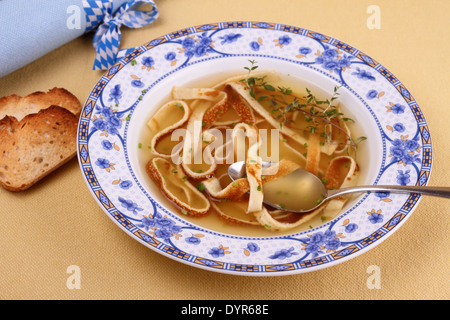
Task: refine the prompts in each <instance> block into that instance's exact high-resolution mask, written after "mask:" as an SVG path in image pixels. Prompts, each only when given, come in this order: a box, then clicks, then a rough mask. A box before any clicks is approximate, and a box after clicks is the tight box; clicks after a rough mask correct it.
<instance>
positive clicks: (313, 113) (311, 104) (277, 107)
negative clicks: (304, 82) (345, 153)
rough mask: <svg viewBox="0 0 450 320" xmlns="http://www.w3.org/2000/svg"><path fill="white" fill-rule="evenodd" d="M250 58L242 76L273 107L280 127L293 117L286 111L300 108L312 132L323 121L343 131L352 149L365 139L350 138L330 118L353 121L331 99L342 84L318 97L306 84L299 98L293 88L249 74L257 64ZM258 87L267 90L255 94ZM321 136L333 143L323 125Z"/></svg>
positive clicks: (329, 132)
mask: <svg viewBox="0 0 450 320" xmlns="http://www.w3.org/2000/svg"><path fill="white" fill-rule="evenodd" d="M249 62H250V66H249V67H244V69H245V70H247V71H248V73H247V77H246V79H243V81H245V82H246V84H247V86H248V88H249V94H250V96H251V97H252V98H254V99H256V100H258V101H262V100H268V99H270V103H271V106H272V108H273V109H272V114H273V115H274V116H275V119H276V120H277V121H279V122H280V128H282V127H283V125H286V124H288V123H289V121H292V120H289V119H288V116H287V115H288V113H289V112H294V111H300V112H302V113H303V114H304V116H305V120H306V121H307V122H308V123H309V125H308V126H307V127H306V128H307V129H308V130H310V132H311V133H317V132H318V129H319V126H320V125H324V127H326V125H330V126H332V127H334V128H336V129H338V130H339V131H340V132H342V133H343V134H344V135H345V136H346V138H347V141H348V142H349V144H350V145H351V146H352V148H354V149H356V147H357V144H358V143H359V142H361V141H364V140H366V139H367V138H366V137H364V136H361V137H359V138H357V139H356V140H353V139H352V137H351V136H349V134H348V133H347V132H346V130H345V129H344V128H342V127H341V126H340V125H339V121H336V120H334V121H333V119H334V118H336V117H340V120H342V121H344V122H347V121H352V122H354V120H353V119H351V118H348V117H345V116H344V114H343V113H342V112H340V111H339V109H338V107H337V105H336V104H335V103H334V102H335V101H336V100H338V99H339V95H340V93H339V89H340V88H341V86H335V87H334V89H333V94H332V96H331V98H330V99H325V100H320V99H318V98H317V97H316V96H315V95H314V94H313V93H312V92H311V90H309V89H308V88H306V96H304V97H303V98H299V97H297V96H295V95H293V92H292V89H290V88H286V87H280V86H278V87H277V88H275V87H274V86H273V85H271V84H269V83H267V82H266V81H265V77H254V76H252V75H251V73H252V72H253V71H254V70H256V69H257V68H258V65H257V62H256V61H255V60H249ZM261 89H265V90H266V91H268V92H264V94H263V95H260V96H258V97H257V96H256V94H255V92H256V91H258V90H260V91H264V90H261ZM286 96H288V97H290V99H291V102H286V101H285V100H284V97H286ZM321 136H322V137H324V138H325V141H326V143H327V144H331V143H332V141H331V131H330V130H328V132H326V129H324V131H323V132H322V133H321Z"/></svg>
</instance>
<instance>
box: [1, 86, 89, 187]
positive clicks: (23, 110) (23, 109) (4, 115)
mask: <svg viewBox="0 0 450 320" xmlns="http://www.w3.org/2000/svg"><path fill="white" fill-rule="evenodd" d="M80 112H81V104H80V102H79V100H78V99H77V98H76V97H75V96H74V95H72V94H71V93H70V92H68V91H67V90H65V89H61V88H53V89H51V90H49V91H48V92H47V93H44V92H35V93H32V94H30V95H28V96H26V97H20V96H17V95H11V96H8V97H3V98H0V119H1V120H0V185H2V186H3V187H4V188H5V189H7V190H9V191H23V190H26V189H28V188H29V187H31V186H32V185H34V184H35V183H36V182H37V181H39V180H41V179H42V178H43V177H45V176H47V175H48V174H49V173H51V172H52V171H54V170H55V169H57V168H58V167H60V166H61V165H63V164H65V163H66V162H67V161H69V160H70V159H72V158H73V157H74V156H75V155H76V137H77V127H78V118H79V114H80Z"/></svg>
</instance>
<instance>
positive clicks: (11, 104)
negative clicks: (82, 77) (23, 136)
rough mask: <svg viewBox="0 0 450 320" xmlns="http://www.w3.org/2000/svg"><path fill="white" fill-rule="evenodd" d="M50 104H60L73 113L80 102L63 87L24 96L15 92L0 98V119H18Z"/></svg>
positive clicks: (76, 113) (78, 110)
mask: <svg viewBox="0 0 450 320" xmlns="http://www.w3.org/2000/svg"><path fill="white" fill-rule="evenodd" d="M50 106H60V107H62V108H64V109H67V110H69V111H70V112H72V113H73V114H75V115H79V114H80V112H81V103H80V101H79V100H78V99H77V97H75V96H74V95H73V94H72V93H70V92H69V91H67V90H66V89H64V88H57V87H55V88H53V89H51V90H49V91H47V92H42V91H37V92H33V93H31V94H29V95H27V96H25V97H21V96H18V95H16V94H13V95H10V96H6V97H2V98H0V119H2V118H4V117H5V116H13V117H15V118H16V119H17V120H18V121H20V120H22V119H23V118H24V117H25V116H26V115H28V114H31V113H37V112H39V110H42V109H46V108H48V107H50Z"/></svg>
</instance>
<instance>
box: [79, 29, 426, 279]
mask: <svg viewBox="0 0 450 320" xmlns="http://www.w3.org/2000/svg"><path fill="white" fill-rule="evenodd" d="M229 57H246V58H245V59H248V58H252V59H254V58H258V57H265V58H270V59H280V60H283V61H288V62H289V63H292V66H293V67H296V68H308V69H309V70H314V71H315V72H317V73H318V74H320V75H321V76H323V77H328V78H330V79H333V81H336V82H337V83H339V84H340V85H342V86H344V87H346V88H347V89H349V90H351V91H352V92H353V93H354V94H355V96H358V99H360V100H361V101H364V102H365V103H367V105H370V108H371V110H372V112H373V116H374V117H376V118H377V120H378V122H379V130H380V139H381V140H382V141H383V150H380V157H383V159H382V164H383V165H382V167H381V168H380V172H379V173H378V182H380V181H381V182H383V183H386V184H395V183H397V184H401V185H407V184H408V185H410V184H417V185H425V184H426V183H427V181H428V178H429V174H430V170H431V161H432V146H431V138H430V133H429V129H428V127H427V124H426V121H425V118H424V117H423V114H422V112H421V110H420V108H419V106H418V105H417V102H416V101H415V100H414V98H413V97H412V95H411V93H410V92H409V91H408V90H407V89H406V87H405V86H404V85H403V84H402V83H401V82H400V81H399V80H398V79H397V78H396V77H395V76H394V75H393V74H392V73H391V72H389V70H387V69H386V68H385V67H384V66H382V65H381V64H379V63H378V62H377V61H375V60H374V59H372V58H371V57H369V56H367V55H366V54H364V53H363V52H361V51H359V50H358V49H356V48H354V47H352V46H350V45H348V44H346V43H343V42H341V41H339V40H337V39H334V38H332V37H329V36H326V35H323V34H320V33H317V32H314V31H311V30H307V29H303V28H299V27H294V26H288V25H283V24H276V23H265V22H250V21H243V22H242V21H240V22H220V23H216V24H207V25H201V26H196V27H190V28H186V29H182V30H179V31H176V32H172V33H170V34H167V35H164V36H162V37H160V38H157V39H154V40H152V41H150V42H148V43H146V44H144V45H142V46H140V47H138V48H136V49H135V50H133V51H132V52H131V53H130V54H128V55H127V56H126V57H124V58H123V59H122V60H121V61H119V62H118V63H117V64H116V65H114V66H113V67H112V68H111V69H110V70H108V72H106V73H105V75H104V76H103V77H102V78H101V79H100V80H99V82H98V83H97V84H96V85H95V87H94V88H93V90H92V92H91V94H90V95H89V97H88V99H87V101H86V103H85V105H84V108H83V111H82V115H81V119H80V123H79V128H78V133H79V134H78V156H79V162H80V167H81V170H82V172H83V175H84V178H85V180H86V182H87V185H88V187H89V189H90V190H91V192H92V194H93V196H94V198H95V199H96V200H97V201H98V203H99V205H100V206H101V207H102V208H103V209H104V211H105V212H106V214H107V215H108V216H110V218H111V219H112V220H113V221H115V222H116V224H117V225H118V226H119V227H120V228H122V229H123V230H124V231H125V232H127V233H129V234H130V235H132V236H133V237H134V238H135V239H137V240H138V241H140V242H141V243H143V244H145V245H146V246H148V247H149V248H152V249H154V250H155V251H157V252H159V253H162V254H164V255H166V256H168V257H171V258H173V259H175V260H178V261H181V262H184V263H186V264H189V265H192V266H195V267H199V268H204V269H208V270H214V271H219V272H224V273H231V274H246V275H285V274H286V275H287V274H293V273H301V272H306V271H312V270H316V269H319V268H323V267H327V266H331V265H334V264H336V263H340V262H342V261H345V260H347V259H349V258H352V257H355V256H357V255H358V254H360V253H363V252H365V251H366V250H368V249H370V248H372V247H373V246H374V245H376V244H378V243H379V240H380V239H382V238H383V237H387V236H389V235H390V234H392V232H393V231H395V230H396V229H397V228H398V227H399V226H400V225H401V224H402V223H403V222H404V221H405V219H406V218H407V217H409V215H410V214H411V212H412V211H413V209H414V208H415V206H416V205H417V203H418V201H419V199H420V196H419V195H417V194H411V195H409V196H407V195H393V194H390V193H389V192H377V193H372V194H368V195H367V196H366V197H364V198H363V200H362V201H360V202H359V203H358V204H357V205H356V206H355V207H353V208H351V209H350V210H349V211H348V212H346V213H345V214H342V215H340V216H339V217H337V218H336V219H333V220H332V221H329V222H327V223H325V224H323V225H321V226H319V227H316V228H313V229H311V230H308V231H304V232H300V233H298V234H292V235H287V236H276V235H274V236H273V237H267V238H266V237H260V238H258V237H243V236H230V235H224V234H220V233H217V232H213V231H211V230H206V229H203V228H201V227H198V226H195V225H192V224H190V223H188V222H186V221H184V220H183V219H181V218H179V217H178V216H177V215H175V214H173V213H171V212H169V211H167V210H165V209H164V208H163V207H162V206H160V205H159V204H158V202H157V201H155V200H154V199H153V198H152V197H151V195H149V194H148V193H147V192H146V190H145V188H143V187H142V186H141V184H140V182H139V181H138V180H137V179H136V176H135V175H134V173H133V170H132V168H131V167H130V165H129V163H128V152H129V151H128V150H127V145H126V143H125V141H126V135H127V130H128V126H127V124H128V122H129V121H130V117H132V116H133V111H134V110H135V109H136V108H137V107H138V106H139V103H140V101H142V98H143V96H144V95H145V94H146V93H147V92H148V91H149V90H151V88H152V84H153V83H155V82H157V81H159V79H163V78H165V77H167V76H170V75H172V74H174V73H176V72H177V71H179V70H182V69H183V68H185V67H188V66H191V65H194V64H199V63H204V62H205V61H209V60H211V59H227V58H229ZM139 147H141V146H139Z"/></svg>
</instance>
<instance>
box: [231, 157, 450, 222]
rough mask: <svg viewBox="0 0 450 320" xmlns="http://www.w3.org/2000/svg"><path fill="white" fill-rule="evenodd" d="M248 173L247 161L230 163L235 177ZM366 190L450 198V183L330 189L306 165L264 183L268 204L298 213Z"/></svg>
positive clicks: (267, 165)
mask: <svg viewBox="0 0 450 320" xmlns="http://www.w3.org/2000/svg"><path fill="white" fill-rule="evenodd" d="M274 164H275V163H271V162H263V164H262V165H263V168H267V167H270V166H272V165H274ZM245 174H246V172H245V162H244V161H239V162H235V163H233V164H232V165H230V166H229V167H228V175H229V176H230V178H231V179H232V180H236V179H239V178H242V177H243V176H245ZM275 182H276V183H275ZM301 189H302V190H301ZM366 191H389V192H395V193H421V194H423V195H430V196H435V197H444V198H450V187H421V186H419V187H417V186H395V185H393V186H390V185H363V186H357V187H350V188H342V189H338V190H327V189H326V188H325V185H324V184H323V183H322V181H321V180H320V179H319V178H318V177H317V176H315V175H314V174H312V173H310V172H308V171H306V170H303V169H297V170H294V171H293V172H291V173H290V174H288V175H286V176H284V177H281V178H279V179H276V180H273V181H270V182H268V183H266V184H264V188H263V192H264V203H265V204H267V205H270V206H272V207H274V208H277V209H281V210H286V211H290V212H299V213H302V212H309V211H312V210H314V209H316V208H317V207H319V206H320V205H321V204H322V203H323V202H324V201H327V200H330V199H332V198H335V197H339V196H342V195H345V194H350V193H357V192H366ZM305 194H306V196H305Z"/></svg>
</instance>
